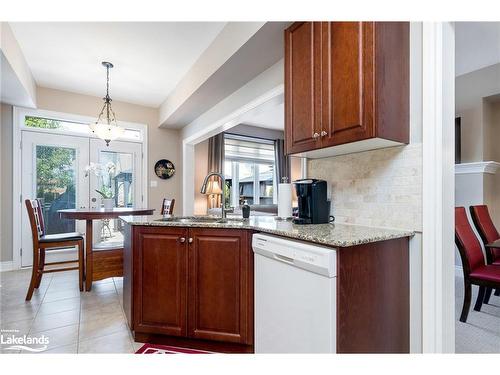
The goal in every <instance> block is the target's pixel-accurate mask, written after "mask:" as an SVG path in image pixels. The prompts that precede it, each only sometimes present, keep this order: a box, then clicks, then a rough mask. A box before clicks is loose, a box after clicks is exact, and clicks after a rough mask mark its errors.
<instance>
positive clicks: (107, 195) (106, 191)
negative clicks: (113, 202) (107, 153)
mask: <svg viewBox="0 0 500 375" xmlns="http://www.w3.org/2000/svg"><path fill="white" fill-rule="evenodd" d="M105 172H106V175H107V176H108V177H109V181H108V183H107V184H106V183H105V182H104V177H105ZM91 173H93V174H94V175H95V176H96V177H97V178H98V179H99V180H100V182H101V188H100V189H96V190H95V191H96V192H97V193H98V194H100V195H101V196H102V197H103V198H104V199H113V198H114V194H113V189H111V181H112V180H113V177H114V175H115V173H116V165H115V163H113V162H111V161H110V162H107V163H106V165H102V164H99V163H90V164H89V165H87V166H86V167H85V177H88V176H89V175H90V174H91Z"/></svg>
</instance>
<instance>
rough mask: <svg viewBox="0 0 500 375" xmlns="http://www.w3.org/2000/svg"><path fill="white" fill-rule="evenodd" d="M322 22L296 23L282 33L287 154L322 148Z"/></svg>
mask: <svg viewBox="0 0 500 375" xmlns="http://www.w3.org/2000/svg"><path fill="white" fill-rule="evenodd" d="M320 85H321V23H320V22H296V23H294V24H293V25H292V26H290V27H289V28H288V29H286V30H285V102H286V105H285V129H286V130H285V134H286V137H285V142H286V152H287V154H290V153H297V152H302V151H307V150H312V149H315V148H319V147H320V146H321V142H320V133H321V124H320V121H321V86H320Z"/></svg>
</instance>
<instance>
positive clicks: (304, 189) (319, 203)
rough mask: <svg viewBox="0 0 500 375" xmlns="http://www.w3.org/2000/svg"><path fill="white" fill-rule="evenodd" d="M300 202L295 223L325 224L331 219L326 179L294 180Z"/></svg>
mask: <svg viewBox="0 0 500 375" xmlns="http://www.w3.org/2000/svg"><path fill="white" fill-rule="evenodd" d="M293 184H294V185H295V191H296V192H297V199H298V202H299V213H298V217H296V218H294V219H293V222H294V223H295V224H325V223H328V222H329V221H330V201H328V199H327V184H326V181H324V180H316V179H311V178H310V179H303V180H297V181H294V182H293Z"/></svg>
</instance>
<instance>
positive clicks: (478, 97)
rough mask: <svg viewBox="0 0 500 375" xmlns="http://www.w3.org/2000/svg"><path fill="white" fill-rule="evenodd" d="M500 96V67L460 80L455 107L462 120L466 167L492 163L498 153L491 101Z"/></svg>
mask: <svg viewBox="0 0 500 375" xmlns="http://www.w3.org/2000/svg"><path fill="white" fill-rule="evenodd" d="M498 94H500V64H495V65H491V66H488V67H486V68H483V69H479V70H476V71H474V72H470V73H467V74H464V75H461V76H458V77H457V78H456V80H455V106H456V115H457V116H459V117H461V126H462V132H461V133H462V134H461V135H462V163H468V162H476V161H487V160H492V159H491V156H492V151H493V150H496V149H498V145H496V146H495V144H494V143H492V141H493V139H492V137H491V128H490V127H489V121H490V118H489V106H490V104H491V103H490V97H492V96H496V95H498ZM485 121H486V122H485ZM497 134H498V133H497ZM493 153H494V152H493Z"/></svg>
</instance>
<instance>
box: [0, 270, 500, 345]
mask: <svg viewBox="0 0 500 375" xmlns="http://www.w3.org/2000/svg"><path fill="white" fill-rule="evenodd" d="M30 275H31V273H30V270H21V271H12V272H2V273H0V329H2V330H18V332H17V333H16V335H24V334H26V335H32V336H35V335H37V334H42V333H43V334H45V336H47V337H48V338H49V341H50V343H49V345H48V350H47V351H45V352H43V353H133V352H134V351H136V350H138V349H139V348H140V347H141V346H142V343H138V342H134V341H133V338H132V336H131V334H130V331H129V330H128V328H127V323H126V320H125V315H124V312H123V308H122V305H121V303H122V279H121V278H110V279H106V280H102V281H99V282H96V283H94V285H93V288H92V291H91V292H90V293H85V292H84V293H80V291H79V290H78V274H77V272H76V271H70V272H61V273H55V274H47V275H44V278H43V281H42V284H41V285H40V288H39V289H38V291H36V292H35V293H34V295H33V298H32V299H31V301H30V302H25V301H24V298H25V296H26V288H27V286H28V283H29V278H30ZM455 289H456V299H455V300H456V304H455V310H456V311H455V314H456V325H455V327H456V332H455V336H456V346H455V347H456V352H457V353H500V297H496V296H492V297H491V300H490V304H489V305H483V308H482V311H481V312H476V311H473V310H472V309H471V311H470V313H469V318H468V320H467V323H461V322H459V321H458V316H459V314H460V311H461V308H462V298H463V279H462V278H460V277H457V278H456V284H455ZM476 293H477V288H476V287H473V299H472V304H474V302H475V298H476ZM4 336H5V334H4ZM0 353H12V351H5V350H4V349H2V348H1V346H0ZM16 353H19V351H17V352H16Z"/></svg>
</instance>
